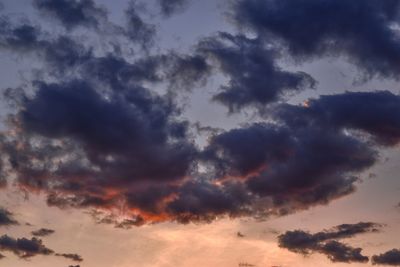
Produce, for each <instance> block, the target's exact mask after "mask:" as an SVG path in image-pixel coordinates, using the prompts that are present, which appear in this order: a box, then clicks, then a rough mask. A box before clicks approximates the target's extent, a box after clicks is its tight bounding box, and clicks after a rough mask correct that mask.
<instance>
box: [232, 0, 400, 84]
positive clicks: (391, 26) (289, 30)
mask: <svg viewBox="0 0 400 267" xmlns="http://www.w3.org/2000/svg"><path fill="white" fill-rule="evenodd" d="M233 2H234V4H233V11H232V18H233V20H234V21H235V23H237V24H238V26H239V27H245V28H249V29H251V30H252V31H254V32H256V33H258V34H259V35H260V36H262V37H263V38H266V39H268V40H270V39H271V38H273V39H274V40H277V41H278V42H279V41H280V42H281V43H282V44H283V45H284V46H285V47H287V49H288V51H289V52H290V53H291V54H292V55H293V56H294V57H295V58H296V59H298V60H299V61H303V60H305V59H316V58H321V57H322V56H343V57H344V58H346V59H348V60H349V61H351V62H352V63H354V64H356V65H357V66H358V67H359V68H360V69H361V70H362V71H364V73H365V74H366V75H367V76H369V77H372V76H380V77H390V78H395V79H398V77H399V76H398V74H399V71H400V65H399V63H398V62H399V59H400V43H399V41H398V37H397V35H398V29H397V27H398V14H399V7H400V1H398V0H389V1H379V0H367V1H364V0H356V1H346V0H339V1H337V0H328V1H320V0H311V1H309V0H301V1H291V0H283V1H282V0H266V1H265V0H250V1H248V0H236V1H233ZM316 21H318V23H315V22H316Z"/></svg>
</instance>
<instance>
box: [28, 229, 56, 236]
mask: <svg viewBox="0 0 400 267" xmlns="http://www.w3.org/2000/svg"><path fill="white" fill-rule="evenodd" d="M54 232H55V231H54V230H52V229H47V228H41V229H39V230H36V231H33V232H32V233H31V234H32V235H33V236H39V237H44V236H49V235H52V234H54Z"/></svg>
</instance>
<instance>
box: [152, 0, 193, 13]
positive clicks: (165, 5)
mask: <svg viewBox="0 0 400 267" xmlns="http://www.w3.org/2000/svg"><path fill="white" fill-rule="evenodd" d="M157 1H158V3H159V5H160V8H161V14H162V15H163V16H165V17H170V16H171V15H173V14H175V13H178V12H181V11H183V10H184V9H185V7H187V5H188V4H189V0H157Z"/></svg>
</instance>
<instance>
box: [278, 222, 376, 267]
mask: <svg viewBox="0 0 400 267" xmlns="http://www.w3.org/2000/svg"><path fill="white" fill-rule="evenodd" d="M381 227H382V225H380V224H376V223H371V222H360V223H357V224H342V225H338V226H336V227H334V228H332V229H329V230H325V231H322V232H318V233H315V234H310V233H308V232H304V231H301V230H295V231H288V232H286V233H284V234H282V235H280V236H279V237H278V240H279V246H280V247H282V248H286V249H288V250H290V251H292V252H295V253H300V254H303V255H308V254H311V253H315V252H318V253H322V254H325V255H326V256H327V257H328V258H329V259H330V260H331V261H333V262H368V261H369V259H368V257H366V256H363V255H362V254H361V251H362V249H361V248H353V247H351V246H348V245H346V244H343V243H341V242H339V241H337V240H338V239H343V238H351V237H354V236H356V235H359V234H365V233H374V232H378V231H379V228H381Z"/></svg>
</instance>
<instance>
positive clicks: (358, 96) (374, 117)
mask: <svg viewBox="0 0 400 267" xmlns="http://www.w3.org/2000/svg"><path fill="white" fill-rule="evenodd" d="M399 104H400V97H399V96H398V95H395V94H393V93H391V92H389V91H376V92H346V93H343V94H338V95H329V96H321V97H320V98H319V99H311V100H309V101H307V103H306V106H303V107H301V106H290V105H284V106H283V107H281V108H279V109H278V111H277V113H278V114H279V115H278V116H280V117H281V118H282V120H284V122H285V123H287V124H290V125H291V126H292V127H301V126H305V125H321V126H322V127H325V128H327V129H328V128H331V129H332V130H335V129H349V130H359V131H362V132H364V133H366V134H369V135H370V136H372V137H373V138H374V139H375V141H377V142H378V143H380V144H382V145H394V144H397V143H398V142H399V141H400V139H399V138H400V115H399V114H400V108H399Z"/></svg>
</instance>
